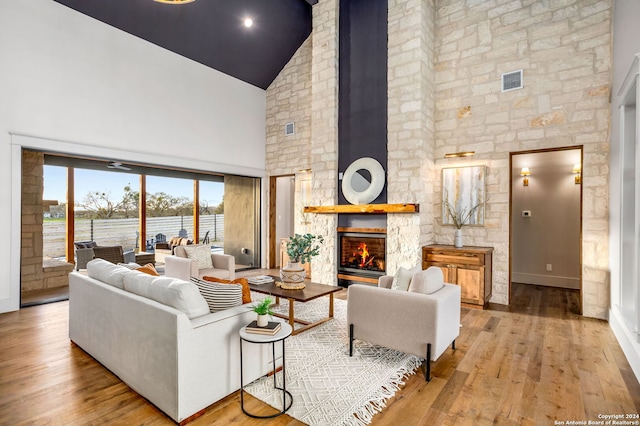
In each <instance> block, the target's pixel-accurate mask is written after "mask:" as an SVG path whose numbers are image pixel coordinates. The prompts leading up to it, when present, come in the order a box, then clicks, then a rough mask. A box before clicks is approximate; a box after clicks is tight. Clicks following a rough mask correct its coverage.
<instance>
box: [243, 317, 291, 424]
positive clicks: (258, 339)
mask: <svg viewBox="0 0 640 426" xmlns="http://www.w3.org/2000/svg"><path fill="white" fill-rule="evenodd" d="M246 328H247V327H246V326H245V327H242V328H241V329H240V407H241V408H242V412H243V413H245V414H246V415H247V416H249V417H253V418H256V419H270V418H273V417H277V416H279V415H281V414H284V413H286V411H287V410H288V409H289V408H291V404H293V396H291V393H290V392H289V391H288V390H287V382H286V370H285V354H284V341H285V339H286V338H287V337H289V336H291V333H292V332H293V329H292V328H291V326H290V325H289V324H287V323H285V322H282V323H280V330H279V331H278V332H277V333H276V334H274V335H273V336H270V335H268V334H258V333H247V330H246ZM243 342H248V343H257V344H264V343H271V357H272V360H273V387H274V388H275V389H279V390H281V391H282V411H280V412H279V413H276V414H272V415H270V416H257V415H255V414H251V413H249V412H248V411H247V410H245V409H244V378H243V375H242V368H243V359H242V343H243ZM277 342H281V343H282V387H278V385H277V383H276V349H275V345H276V343H277ZM287 395H289V404H287Z"/></svg>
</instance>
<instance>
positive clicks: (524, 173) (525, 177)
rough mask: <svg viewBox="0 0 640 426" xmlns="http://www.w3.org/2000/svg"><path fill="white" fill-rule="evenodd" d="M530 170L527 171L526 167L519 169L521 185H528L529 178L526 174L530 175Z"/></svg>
mask: <svg viewBox="0 0 640 426" xmlns="http://www.w3.org/2000/svg"><path fill="white" fill-rule="evenodd" d="M530 175H531V172H530V171H529V168H528V167H523V168H522V170H520V176H522V177H523V178H524V179H523V180H522V186H529V178H528V177H527V176H530Z"/></svg>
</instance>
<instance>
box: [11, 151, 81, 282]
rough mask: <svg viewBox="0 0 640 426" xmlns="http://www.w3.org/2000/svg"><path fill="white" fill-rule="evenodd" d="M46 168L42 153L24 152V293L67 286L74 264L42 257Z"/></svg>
mask: <svg viewBox="0 0 640 426" xmlns="http://www.w3.org/2000/svg"><path fill="white" fill-rule="evenodd" d="M43 167H44V154H43V153H41V152H33V151H23V152H22V229H21V232H22V242H21V247H20V291H21V292H26V291H31V290H42V289H46V288H53V287H63V286H66V285H68V284H69V281H68V278H67V275H68V274H69V272H71V271H72V270H73V264H71V263H66V262H61V261H57V260H54V259H47V260H46V261H44V260H43V258H42V230H43V226H42V220H43V214H42V213H43V211H44V207H43V206H44V203H43V201H42V194H43V191H44V182H43V171H44V168H43Z"/></svg>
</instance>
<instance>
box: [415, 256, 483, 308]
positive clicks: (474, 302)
mask: <svg viewBox="0 0 640 426" xmlns="http://www.w3.org/2000/svg"><path fill="white" fill-rule="evenodd" d="M492 253H493V247H472V246H469V247H462V248H455V247H454V246H447V245H438V244H434V245H429V246H424V247H422V269H427V268H428V267H430V266H438V267H440V268H441V269H442V273H443V274H444V281H445V282H446V283H450V284H457V285H459V286H460V290H461V293H462V305H463V306H467V307H472V308H483V309H484V308H485V307H486V306H487V303H488V302H489V299H490V298H491V288H492V287H491V285H492V283H491V269H492V265H491V257H492Z"/></svg>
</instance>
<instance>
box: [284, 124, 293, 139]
mask: <svg viewBox="0 0 640 426" xmlns="http://www.w3.org/2000/svg"><path fill="white" fill-rule="evenodd" d="M293 133H294V131H293V122H291V123H287V124H285V125H284V135H285V136H289V135H292V134H293Z"/></svg>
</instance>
